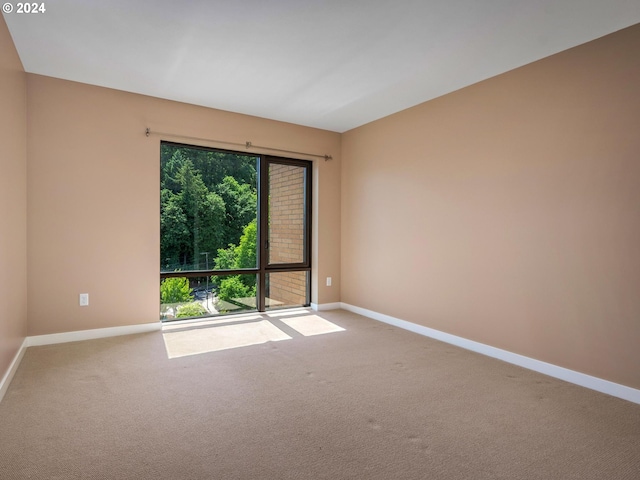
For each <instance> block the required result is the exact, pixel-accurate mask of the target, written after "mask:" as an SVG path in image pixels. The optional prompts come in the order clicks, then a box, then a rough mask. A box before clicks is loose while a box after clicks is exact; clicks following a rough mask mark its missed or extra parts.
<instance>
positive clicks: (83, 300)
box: [80, 293, 89, 307]
mask: <svg viewBox="0 0 640 480" xmlns="http://www.w3.org/2000/svg"><path fill="white" fill-rule="evenodd" d="M88 305H89V294H88V293H81V294H80V306H81V307H86V306H88Z"/></svg>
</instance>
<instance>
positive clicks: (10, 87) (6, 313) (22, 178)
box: [0, 15, 27, 380]
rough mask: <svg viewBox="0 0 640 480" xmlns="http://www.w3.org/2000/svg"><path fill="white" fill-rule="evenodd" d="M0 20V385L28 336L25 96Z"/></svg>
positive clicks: (17, 61)
mask: <svg viewBox="0 0 640 480" xmlns="http://www.w3.org/2000/svg"><path fill="white" fill-rule="evenodd" d="M25 76H26V75H25V73H24V69H23V68H22V63H21V62H20V59H19V58H18V54H17V53H16V50H15V48H14V46H13V41H12V40H11V35H10V34H9V30H8V29H7V26H6V23H5V21H4V17H3V16H2V15H0V380H1V379H2V377H3V376H4V375H5V373H6V372H7V370H8V368H9V365H10V364H11V362H12V360H13V358H14V357H15V355H16V353H17V352H18V349H19V348H20V345H21V344H22V341H23V340H24V337H25V336H26V333H27V247H26V246H27V141H26V138H27V104H26V101H27V90H26V81H25Z"/></svg>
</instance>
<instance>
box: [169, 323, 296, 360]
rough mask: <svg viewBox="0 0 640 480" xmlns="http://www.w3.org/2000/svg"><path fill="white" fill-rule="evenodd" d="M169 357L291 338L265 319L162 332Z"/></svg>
mask: <svg viewBox="0 0 640 480" xmlns="http://www.w3.org/2000/svg"><path fill="white" fill-rule="evenodd" d="M162 336H163V337H164V343H165V347H166V349H167V355H168V356H169V358H179V357H185V356H188V355H198V354H200V353H208V352H216V351H219V350H227V349H230V348H238V347H246V346H249V345H259V344H261V343H267V342H278V341H280V340H290V339H291V337H290V336H289V335H287V334H286V333H284V332H283V331H282V330H280V329H279V328H277V327H276V326H274V325H273V324H272V323H271V322H269V321H268V320H262V321H258V322H249V323H241V324H237V325H220V326H216V325H213V326H211V327H209V328H194V329H192V330H184V331H177V332H167V333H163V334H162Z"/></svg>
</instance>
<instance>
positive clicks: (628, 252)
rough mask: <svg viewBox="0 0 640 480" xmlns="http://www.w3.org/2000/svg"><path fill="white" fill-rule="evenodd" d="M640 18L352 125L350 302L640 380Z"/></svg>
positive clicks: (345, 174) (346, 191)
mask: <svg viewBox="0 0 640 480" xmlns="http://www.w3.org/2000/svg"><path fill="white" fill-rule="evenodd" d="M638 52H640V25H636V26H634V27H631V28H629V29H626V30H623V31H620V32H617V33H615V34H613V35H610V36H607V37H604V38H602V39H599V40H597V41H594V42H591V43H588V44H585V45H582V46H579V47H577V48H574V49H571V50H568V51H566V52H563V53H560V54H558V55H555V56H553V57H550V58H547V59H544V60H542V61H539V62H536V63H533V64H530V65H528V66H525V67H523V68H520V69H517V70H515V71H512V72H509V73H506V74H504V75H501V76H499V77H495V78H493V79H489V80H487V81H484V82H481V83H479V84H476V85H473V86H471V87H468V88H465V89H463V90H460V91H457V92H455V93H452V94H450V95H447V96H444V97H441V98H439V99H436V100H433V101H430V102H427V103H425V104H422V105H419V106H416V107H414V108H411V109H409V110H406V111H403V112H400V113H398V114H396V115H392V116H390V117H386V118H384V119H381V120H379V121H376V122H373V123H371V124H368V125H365V126H362V127H360V128H357V129H354V130H352V131H349V132H347V133H345V134H344V135H343V138H342V145H343V149H342V161H343V163H342V250H341V255H342V290H341V296H342V301H343V302H346V303H349V304H353V305H357V306H360V307H364V308H368V309H371V310H374V311H378V312H381V313H385V314H389V315H392V316H395V317H399V318H402V319H405V320H408V321H411V322H415V323H418V324H421V325H425V326H428V327H432V328H435V329H438V330H441V331H445V332H449V333H452V334H455V335H459V336H462V337H465V338H468V339H472V340H476V341H479V342H483V343H486V344H489V345H493V346H495V347H499V348H503V349H506V350H509V351H512V352H517V353H520V354H523V355H526V356H529V357H533V358H536V359H540V360H543V361H546V362H550V363H553V364H556V365H560V366H563V367H567V368H570V369H573V370H576V371H579V372H584V373H587V374H591V375H595V376H597V377H601V378H604V379H608V380H611V381H614V382H618V383H621V384H624V385H628V386H630V387H634V388H640V348H639V345H640V210H639V206H640V87H639V86H640V55H639V54H638Z"/></svg>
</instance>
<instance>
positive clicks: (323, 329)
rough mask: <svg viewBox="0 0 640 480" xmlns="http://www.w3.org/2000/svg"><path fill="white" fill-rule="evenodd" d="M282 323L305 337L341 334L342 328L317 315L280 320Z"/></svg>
mask: <svg viewBox="0 0 640 480" xmlns="http://www.w3.org/2000/svg"><path fill="white" fill-rule="evenodd" d="M281 321H282V323H285V324H287V325H288V326H289V327H291V328H293V329H294V330H295V331H297V332H298V333H301V334H302V335H304V336H305V337H310V336H312V335H323V334H325V333H333V332H343V331H344V328H342V327H339V326H338V325H336V324H335V323H331V322H330V321H328V320H325V319H324V318H320V317H318V316H317V315H306V316H304V317H293V318H282V319H281Z"/></svg>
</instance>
